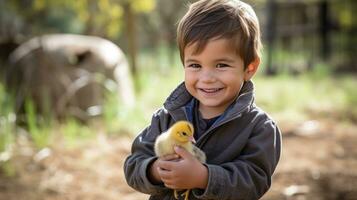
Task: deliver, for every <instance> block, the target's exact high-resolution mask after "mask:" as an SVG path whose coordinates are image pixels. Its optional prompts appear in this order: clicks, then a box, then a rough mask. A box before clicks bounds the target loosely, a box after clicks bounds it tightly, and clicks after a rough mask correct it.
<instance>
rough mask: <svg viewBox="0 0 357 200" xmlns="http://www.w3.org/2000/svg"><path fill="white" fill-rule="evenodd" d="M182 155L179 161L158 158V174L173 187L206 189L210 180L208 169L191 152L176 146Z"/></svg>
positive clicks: (165, 182)
mask: <svg viewBox="0 0 357 200" xmlns="http://www.w3.org/2000/svg"><path fill="white" fill-rule="evenodd" d="M175 152H176V153H177V155H179V156H180V157H181V159H180V160H178V161H175V162H173V161H167V160H162V159H160V160H157V161H158V162H157V166H158V174H159V176H160V178H161V180H162V181H163V182H164V184H165V186H166V187H168V188H171V189H192V188H201V189H205V188H206V186H207V182H208V170H207V168H206V167H205V166H204V165H203V164H202V163H200V162H199V161H198V160H197V159H196V158H195V157H194V156H193V155H192V154H191V153H189V152H188V151H186V150H185V149H183V148H180V147H175Z"/></svg>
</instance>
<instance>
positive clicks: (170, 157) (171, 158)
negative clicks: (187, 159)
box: [161, 154, 180, 161]
mask: <svg viewBox="0 0 357 200" xmlns="http://www.w3.org/2000/svg"><path fill="white" fill-rule="evenodd" d="M179 158H180V156H179V155H177V154H169V155H166V156H163V157H162V158H161V159H162V160H167V161H169V160H177V159H179Z"/></svg>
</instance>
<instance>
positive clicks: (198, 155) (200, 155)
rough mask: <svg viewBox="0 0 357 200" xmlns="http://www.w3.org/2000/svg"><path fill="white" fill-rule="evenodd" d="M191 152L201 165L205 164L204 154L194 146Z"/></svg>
mask: <svg viewBox="0 0 357 200" xmlns="http://www.w3.org/2000/svg"><path fill="white" fill-rule="evenodd" d="M192 150H193V155H194V156H195V157H196V158H197V160H199V161H200V162H201V163H205V162H206V154H205V152H203V151H202V150H201V149H199V148H198V147H196V146H195V145H192Z"/></svg>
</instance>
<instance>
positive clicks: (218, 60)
mask: <svg viewBox="0 0 357 200" xmlns="http://www.w3.org/2000/svg"><path fill="white" fill-rule="evenodd" d="M185 62H199V61H198V60H196V59H192V58H191V59H187V60H185ZM214 62H228V63H234V60H233V59H230V58H219V59H216V60H214Z"/></svg>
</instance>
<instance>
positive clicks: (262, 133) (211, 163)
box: [124, 81, 281, 200]
mask: <svg viewBox="0 0 357 200" xmlns="http://www.w3.org/2000/svg"><path fill="white" fill-rule="evenodd" d="M253 90H254V87H253V83H252V82H251V81H248V82H245V83H244V85H243V88H242V90H241V93H240V95H239V96H238V98H237V99H236V101H235V102H234V103H233V104H232V105H231V106H230V107H229V108H228V109H227V110H226V111H225V113H223V115H222V116H221V117H220V118H219V119H218V120H217V121H216V122H215V123H214V124H213V125H212V126H211V127H210V128H209V129H208V130H207V131H206V132H205V133H204V134H203V135H202V136H201V137H200V138H199V139H198V141H197V146H198V147H199V148H200V149H202V150H203V151H204V152H205V153H206V156H207V163H206V164H205V165H206V166H207V168H208V185H207V188H206V189H205V190H200V189H193V190H192V192H191V193H190V199H217V200H224V199H227V200H228V199H247V200H248V199H251V200H255V199H259V198H260V197H261V196H262V195H263V194H264V193H265V192H266V191H267V190H268V189H269V187H270V185H271V176H272V174H273V172H274V170H275V167H276V165H277V163H278V161H279V158H280V151H281V135H280V131H279V129H278V127H277V126H276V124H275V122H274V121H273V120H272V119H271V118H270V117H269V116H268V115H267V114H266V113H265V112H264V111H262V110H261V109H259V108H258V107H257V106H256V105H255V104H254V94H253ZM192 98H193V97H192V96H191V95H190V94H189V93H188V92H187V90H186V88H185V86H184V84H183V83H182V84H181V85H179V86H178V87H177V88H176V89H175V90H174V91H173V92H172V94H171V95H170V96H169V98H168V99H167V100H166V102H165V104H164V108H161V109H159V110H158V111H157V112H155V113H154V115H153V117H152V121H151V125H150V126H148V127H147V128H146V129H144V130H143V131H142V132H141V133H140V134H139V135H138V136H137V137H136V139H135V140H134V142H133V145H132V151H131V155H129V156H128V157H127V159H126V161H125V164H124V171H125V178H126V180H127V182H128V184H129V185H130V186H131V187H133V188H134V189H136V190H138V191H140V192H143V193H147V194H151V197H150V199H157V200H173V199H174V197H173V191H172V190H171V189H168V188H165V186H164V185H154V184H152V183H151V182H150V181H149V180H148V176H147V171H148V166H149V165H150V163H152V162H153V161H154V160H155V159H156V157H155V153H154V149H153V146H154V142H155V139H156V137H157V136H158V135H159V134H160V133H162V132H164V131H166V130H167V129H168V128H169V127H170V126H171V125H172V124H173V123H174V122H176V121H179V120H190V119H192V117H191V116H187V113H188V112H187V110H188V109H187V106H188V104H189V102H190V101H191V100H192Z"/></svg>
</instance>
